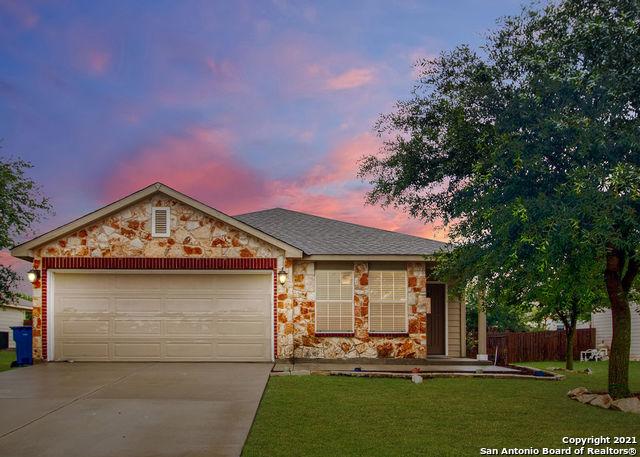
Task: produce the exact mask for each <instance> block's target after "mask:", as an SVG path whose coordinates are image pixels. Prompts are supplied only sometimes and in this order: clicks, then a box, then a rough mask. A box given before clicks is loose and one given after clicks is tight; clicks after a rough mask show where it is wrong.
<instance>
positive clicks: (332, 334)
mask: <svg viewBox="0 0 640 457" xmlns="http://www.w3.org/2000/svg"><path fill="white" fill-rule="evenodd" d="M313 336H317V337H318V338H321V337H323V336H340V337H344V338H351V337H353V336H355V333H353V332H350V333H349V332H347V333H322V332H315V334H314V335H313Z"/></svg>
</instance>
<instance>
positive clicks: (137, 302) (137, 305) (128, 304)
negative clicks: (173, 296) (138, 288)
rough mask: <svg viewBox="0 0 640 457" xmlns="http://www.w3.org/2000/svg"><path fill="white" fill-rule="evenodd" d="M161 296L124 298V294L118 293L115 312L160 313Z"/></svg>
mask: <svg viewBox="0 0 640 457" xmlns="http://www.w3.org/2000/svg"><path fill="white" fill-rule="evenodd" d="M162 307H163V305H162V296H159V295H157V296H151V297H149V296H146V295H138V296H126V292H125V293H123V292H118V293H117V295H116V298H115V309H114V311H116V312H125V313H126V312H136V313H160V312H162Z"/></svg>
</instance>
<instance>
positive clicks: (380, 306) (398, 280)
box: [369, 271, 407, 333]
mask: <svg viewBox="0 0 640 457" xmlns="http://www.w3.org/2000/svg"><path fill="white" fill-rule="evenodd" d="M369 331H370V332H373V333H376V332H377V333H404V332H406V331H407V276H406V272H404V271H370V272H369Z"/></svg>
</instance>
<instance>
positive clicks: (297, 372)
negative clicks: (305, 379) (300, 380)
mask: <svg viewBox="0 0 640 457" xmlns="http://www.w3.org/2000/svg"><path fill="white" fill-rule="evenodd" d="M310 374H311V371H310V370H298V369H294V370H293V371H292V372H291V376H309V375H310Z"/></svg>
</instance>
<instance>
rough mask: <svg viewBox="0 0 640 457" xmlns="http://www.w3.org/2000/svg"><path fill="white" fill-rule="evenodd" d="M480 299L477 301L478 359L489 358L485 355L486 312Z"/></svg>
mask: <svg viewBox="0 0 640 457" xmlns="http://www.w3.org/2000/svg"><path fill="white" fill-rule="evenodd" d="M483 306H484V303H483V301H482V300H480V302H479V303H478V356H477V359H478V360H489V357H488V356H487V312H486V310H485V309H484V307H483Z"/></svg>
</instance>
